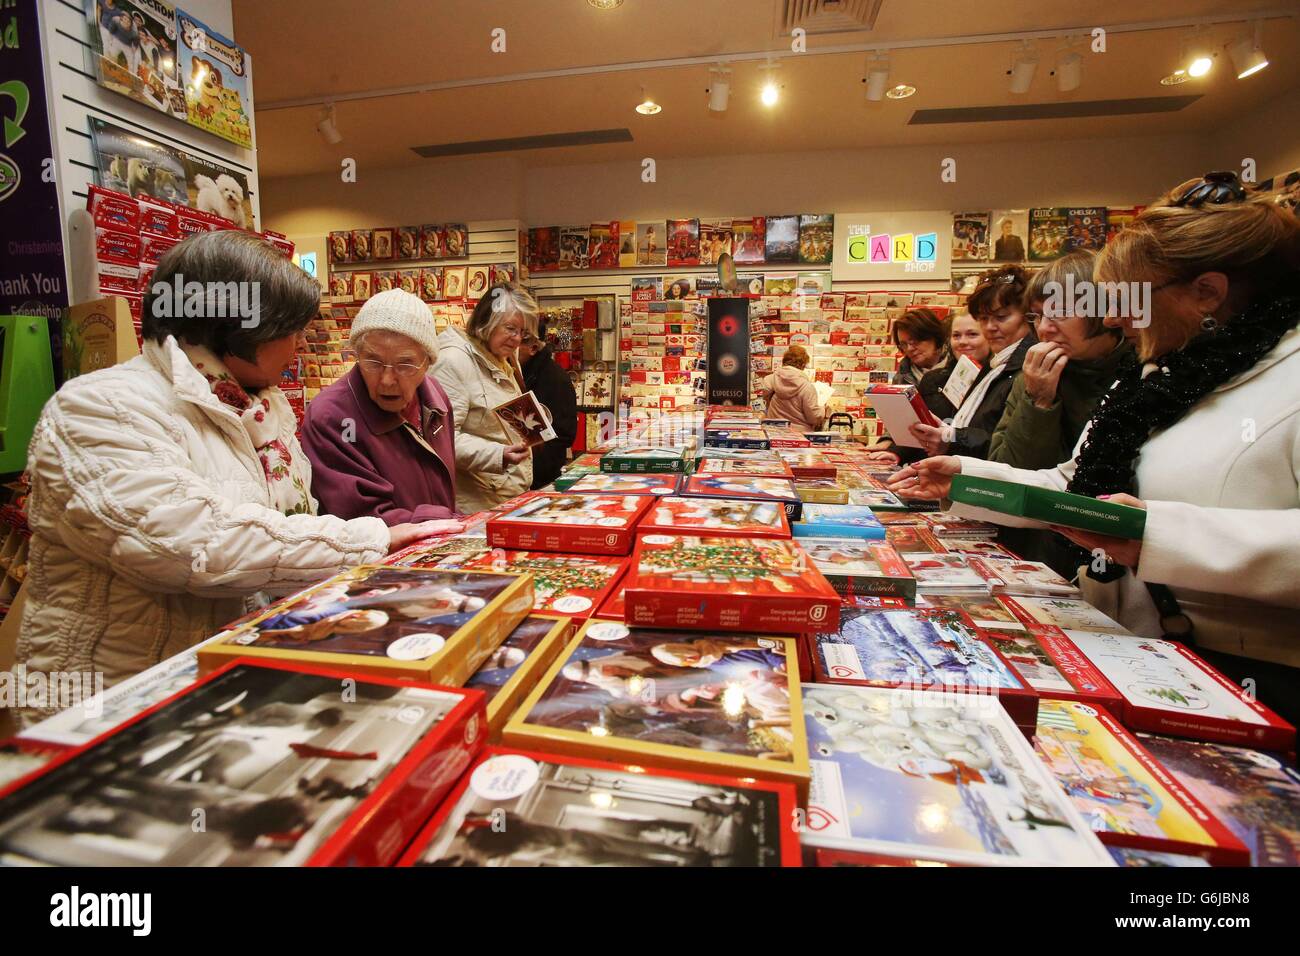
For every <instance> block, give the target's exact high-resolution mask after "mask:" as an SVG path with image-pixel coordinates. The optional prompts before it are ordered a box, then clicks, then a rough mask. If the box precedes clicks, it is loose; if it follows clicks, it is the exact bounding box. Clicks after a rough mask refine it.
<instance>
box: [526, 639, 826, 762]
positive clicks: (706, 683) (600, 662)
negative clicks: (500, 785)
mask: <svg viewBox="0 0 1300 956" xmlns="http://www.w3.org/2000/svg"><path fill="white" fill-rule="evenodd" d="M799 712H800V710H799V676H798V665H797V661H796V658H795V649H794V646H793V642H791V641H790V640H788V639H785V638H780V637H767V636H760V635H755V634H748V633H722V632H715V633H710V634H707V635H706V634H692V633H683V632H680V631H665V630H658V629H648V628H629V627H627V626H625V625H623V624H619V623H617V622H614V621H591V622H588V623H587V624H586V625H585V626H584V627H583V629H582V630H581V631H579V632H578V635H577V636H576V637H575V638H574V639H573V640H572V641H571V642H570V643H569V646H568V647H567V648H565V650H564V652H563V653H562V654H561V655H560V657H559V659H557V660H556V662H555V663H554V664H553V665H552V667H551V669H550V671H549V672H548V673H547V675H546V676H545V677H544V678H543V680H542V682H541V684H540V685H539V686H538V687H537V688H536V689H535V690H534V691H533V693H532V694H531V695H529V697H528V699H527V700H526V701H525V702H524V703H523V705H522V706H521V707H520V708H519V710H518V711H517V712H516V714H515V716H514V717H513V718H512V719H511V720H510V722H509V723H508V724H507V725H506V729H505V734H504V740H505V742H506V743H507V744H510V745H512V746H529V747H536V748H537V749H542V750H547V751H554V752H556V753H566V754H579V755H585V756H592V757H604V758H607V759H609V758H616V757H625V758H633V757H635V758H636V762H637V763H640V764H643V765H646V766H655V767H669V768H686V769H695V770H711V771H713V772H722V771H723V769H724V768H725V769H726V770H730V771H744V772H745V775H748V776H757V777H761V778H764V779H769V780H778V781H784V782H790V783H795V784H796V785H803V784H806V782H807V749H806V747H805V743H804V733H803V727H802V721H801V720H800V719H799V718H798V714H799Z"/></svg>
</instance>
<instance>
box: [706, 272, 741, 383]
mask: <svg viewBox="0 0 1300 956" xmlns="http://www.w3.org/2000/svg"><path fill="white" fill-rule="evenodd" d="M708 404H710V405H748V404H749V300H748V299H740V298H725V299H724V298H711V299H709V372H708Z"/></svg>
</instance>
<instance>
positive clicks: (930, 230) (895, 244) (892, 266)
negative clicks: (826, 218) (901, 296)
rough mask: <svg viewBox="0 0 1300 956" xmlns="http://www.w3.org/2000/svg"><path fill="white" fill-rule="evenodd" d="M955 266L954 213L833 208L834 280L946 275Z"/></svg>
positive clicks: (849, 280) (892, 278) (905, 278)
mask: <svg viewBox="0 0 1300 956" xmlns="http://www.w3.org/2000/svg"><path fill="white" fill-rule="evenodd" d="M951 271H952V214H951V213H948V212H940V211H934V212H927V211H918V212H872V213H836V214H835V258H834V260H833V261H832V263H831V278H832V280H834V281H836V282H863V281H879V280H885V281H892V280H899V281H908V280H913V281H915V280H916V279H921V278H924V279H946V278H948V276H949V273H950V272H951Z"/></svg>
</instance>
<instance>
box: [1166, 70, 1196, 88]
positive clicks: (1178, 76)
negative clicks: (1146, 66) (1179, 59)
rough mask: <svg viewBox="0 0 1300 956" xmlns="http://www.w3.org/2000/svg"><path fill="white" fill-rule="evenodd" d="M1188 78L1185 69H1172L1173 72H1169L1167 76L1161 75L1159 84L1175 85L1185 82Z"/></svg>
mask: <svg viewBox="0 0 1300 956" xmlns="http://www.w3.org/2000/svg"><path fill="white" fill-rule="evenodd" d="M1189 79H1190V77H1189V76H1188V75H1187V71H1186V70H1174V72H1172V73H1170V74H1169V75H1168V76H1165V77H1161V79H1160V85H1161V86H1177V85H1178V84H1179V83H1186V82H1187V81H1188V80H1189Z"/></svg>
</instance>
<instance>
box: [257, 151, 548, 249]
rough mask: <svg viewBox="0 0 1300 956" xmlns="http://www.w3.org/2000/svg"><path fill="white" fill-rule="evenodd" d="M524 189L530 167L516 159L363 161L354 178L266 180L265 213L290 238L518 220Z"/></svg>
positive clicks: (271, 225)
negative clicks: (372, 166)
mask: <svg viewBox="0 0 1300 956" xmlns="http://www.w3.org/2000/svg"><path fill="white" fill-rule="evenodd" d="M523 188H524V181H523V167H522V164H521V163H520V162H519V160H518V159H515V158H506V157H485V158H481V159H473V160H463V161H456V162H436V161H431V162H430V163H429V165H427V166H408V167H403V168H401V169H377V170H367V169H365V168H364V167H362V168H358V169H357V174H356V182H351V183H345V182H343V180H342V177H341V176H339V175H327V176H295V177H290V178H281V179H266V180H263V181H262V218H263V220H264V222H265V227H266V228H268V229H274V230H276V231H277V232H283V233H284V234H285V235H287V236H290V237H292V236H295V235H320V236H324V235H325V234H326V233H328V232H329V231H330V230H331V229H362V228H365V227H366V226H393V225H401V224H404V223H410V224H418V223H425V222H446V221H469V220H481V219H517V218H518V217H519V210H520V209H521V208H522V206H523Z"/></svg>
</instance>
